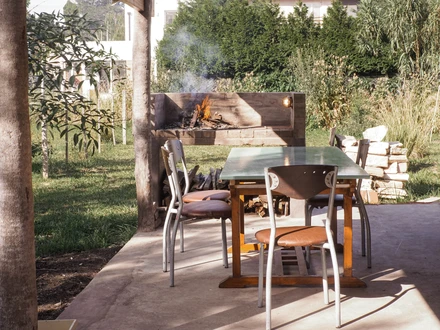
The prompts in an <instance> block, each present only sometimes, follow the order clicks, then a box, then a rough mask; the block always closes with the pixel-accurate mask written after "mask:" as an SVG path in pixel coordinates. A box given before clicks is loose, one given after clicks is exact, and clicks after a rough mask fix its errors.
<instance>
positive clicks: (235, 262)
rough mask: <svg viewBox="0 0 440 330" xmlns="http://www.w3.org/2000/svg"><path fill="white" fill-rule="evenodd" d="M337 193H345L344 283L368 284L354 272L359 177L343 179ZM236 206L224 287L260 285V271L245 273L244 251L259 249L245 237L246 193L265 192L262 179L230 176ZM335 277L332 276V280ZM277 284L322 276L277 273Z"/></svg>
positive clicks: (313, 280) (316, 279)
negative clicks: (354, 220) (355, 194)
mask: <svg viewBox="0 0 440 330" xmlns="http://www.w3.org/2000/svg"><path fill="white" fill-rule="evenodd" d="M340 182H342V183H343V184H342V185H338V186H339V187H338V188H337V191H336V193H337V194H343V195H344V241H343V250H344V262H343V268H344V271H343V274H342V275H341V277H340V279H341V287H366V284H365V282H363V281H362V280H360V279H358V278H356V277H354V276H353V230H352V227H353V226H352V195H353V192H354V189H355V186H356V179H355V178H351V179H343V180H342V181H340ZM230 192H231V206H232V276H229V277H228V278H226V279H225V280H223V281H222V282H221V283H220V285H219V287H220V288H243V287H248V286H256V285H258V275H257V274H256V275H242V274H241V253H244V252H249V251H252V250H256V249H258V246H257V244H253V243H250V244H246V243H245V241H244V229H245V222H244V196H246V195H264V194H266V190H265V186H264V183H263V182H262V181H252V182H251V181H246V180H230ZM332 281H333V278H329V282H330V283H331V282H332ZM272 283H273V285H322V278H321V277H320V276H291V275H290V276H289V275H287V276H274V277H273V278H272Z"/></svg>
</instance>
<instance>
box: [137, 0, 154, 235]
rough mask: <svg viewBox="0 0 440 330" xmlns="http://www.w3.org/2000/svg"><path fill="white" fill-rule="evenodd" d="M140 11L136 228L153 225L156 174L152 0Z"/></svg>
mask: <svg viewBox="0 0 440 330" xmlns="http://www.w3.org/2000/svg"><path fill="white" fill-rule="evenodd" d="M144 8H145V10H144V11H143V12H138V11H135V13H134V25H135V26H134V39H133V68H135V69H134V70H133V86H134V87H133V135H134V151H135V177H136V195H137V204H138V230H140V231H153V230H155V229H156V223H155V222H156V221H155V218H156V216H155V214H156V210H157V202H155V189H156V188H157V178H156V177H155V171H154V162H155V161H154V160H155V159H156V158H157V155H153V152H152V150H153V149H152V148H153V144H154V141H152V132H151V129H152V124H151V120H152V116H151V104H150V68H151V56H150V47H151V45H150V29H151V28H150V20H151V1H150V0H144Z"/></svg>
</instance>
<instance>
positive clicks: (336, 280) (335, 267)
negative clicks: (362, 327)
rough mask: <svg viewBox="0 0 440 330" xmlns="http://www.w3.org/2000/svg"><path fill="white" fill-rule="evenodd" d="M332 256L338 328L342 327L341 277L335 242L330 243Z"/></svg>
mask: <svg viewBox="0 0 440 330" xmlns="http://www.w3.org/2000/svg"><path fill="white" fill-rule="evenodd" d="M329 248H330V256H331V259H332V265H333V278H334V283H335V310H336V311H335V316H336V328H340V327H341V284H340V278H339V266H338V259H337V256H336V249H335V246H334V245H333V244H329Z"/></svg>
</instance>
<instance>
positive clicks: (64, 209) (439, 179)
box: [33, 130, 440, 256]
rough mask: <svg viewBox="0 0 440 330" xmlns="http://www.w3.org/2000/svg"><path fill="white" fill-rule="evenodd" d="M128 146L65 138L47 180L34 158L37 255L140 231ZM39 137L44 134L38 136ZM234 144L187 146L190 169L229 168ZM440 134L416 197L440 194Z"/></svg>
mask: <svg viewBox="0 0 440 330" xmlns="http://www.w3.org/2000/svg"><path fill="white" fill-rule="evenodd" d="M128 136H129V137H130V139H129V141H128V144H127V145H122V144H121V142H120V138H119V137H118V139H117V141H118V144H117V145H116V146H113V145H112V143H111V142H110V141H106V142H105V144H104V145H103V148H102V153H101V154H98V153H96V154H95V155H94V156H91V157H89V158H88V159H84V157H83V154H82V153H79V152H78V151H76V150H74V149H73V148H70V149H69V152H70V155H69V163H68V164H66V163H65V159H64V141H60V140H59V139H55V141H53V142H52V151H53V152H52V155H51V160H50V177H49V179H48V180H43V179H42V176H41V160H40V157H35V158H34V161H33V169H34V172H33V187H34V199H35V234H36V250H37V256H46V255H50V254H58V253H65V252H72V251H82V250H89V249H94V248H101V247H108V246H111V245H119V244H124V243H125V242H127V241H128V240H129V239H130V238H131V237H132V235H133V234H134V233H135V231H136V227H137V204H136V188H135V179H134V149H133V141H132V140H131V134H128ZM37 138H38V136H37ZM306 141H307V146H319V145H327V143H328V132H327V131H325V130H316V131H311V132H307V134H306ZM231 148H232V146H185V153H186V157H187V160H188V165H189V167H190V168H192V167H194V166H196V165H199V166H200V169H199V173H202V174H205V175H206V174H208V173H209V170H210V168H215V169H217V168H223V166H224V163H225V161H226V158H227V156H228V153H229V150H230V149H231ZM439 164H440V137H439V136H435V139H434V141H433V143H431V147H430V154H429V155H428V156H427V157H425V158H423V159H419V160H411V162H410V168H409V171H410V181H409V183H408V185H407V189H408V193H409V195H410V199H411V200H418V199H422V198H426V197H431V196H440V175H439V174H440V167H439V166H440V165H439Z"/></svg>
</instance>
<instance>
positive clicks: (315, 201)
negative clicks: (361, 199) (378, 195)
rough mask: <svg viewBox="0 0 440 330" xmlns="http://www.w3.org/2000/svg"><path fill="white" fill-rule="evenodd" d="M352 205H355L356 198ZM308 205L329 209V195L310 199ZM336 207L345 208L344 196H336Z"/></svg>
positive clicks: (353, 199)
mask: <svg viewBox="0 0 440 330" xmlns="http://www.w3.org/2000/svg"><path fill="white" fill-rule="evenodd" d="M352 203H353V204H355V203H356V198H355V197H354V196H353V197H352ZM307 205H308V206H313V207H317V208H322V207H327V206H328V195H316V196H314V197H312V198H309V199H308V200H307ZM334 205H335V206H341V207H342V206H344V195H340V194H338V195H335V201H334Z"/></svg>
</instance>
